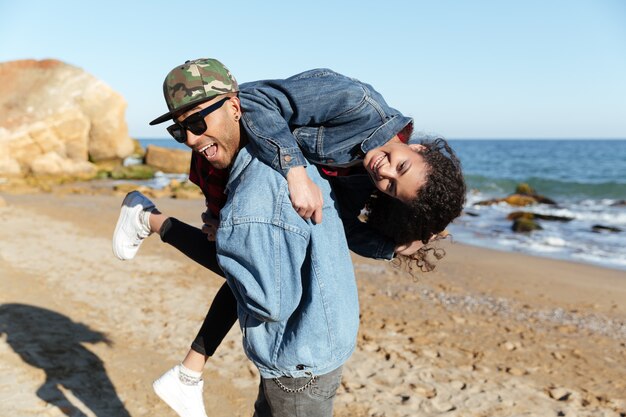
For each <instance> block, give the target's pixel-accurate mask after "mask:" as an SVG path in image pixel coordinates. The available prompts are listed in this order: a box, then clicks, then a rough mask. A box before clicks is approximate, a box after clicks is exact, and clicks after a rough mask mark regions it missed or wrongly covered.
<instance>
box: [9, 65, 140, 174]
mask: <svg viewBox="0 0 626 417" xmlns="http://www.w3.org/2000/svg"><path fill="white" fill-rule="evenodd" d="M125 110H126V103H125V101H124V99H123V98H122V96H120V95H119V94H118V93H116V92H115V91H113V90H112V89H111V88H110V87H108V86H107V85H106V84H104V83H103V82H102V81H100V80H98V79H96V78H95V77H94V76H92V75H90V74H88V73H86V72H85V71H83V70H82V69H80V68H77V67H74V66H72V65H69V64H66V63H63V62H61V61H57V60H42V61H35V60H22V61H11V62H4V63H0V155H1V156H0V175H2V176H23V175H27V174H39V173H42V172H43V173H45V174H46V175H48V174H51V173H52V172H58V173H61V174H72V173H74V172H81V173H84V172H85V171H91V170H93V167H92V166H91V165H90V164H88V161H99V160H106V159H122V158H124V157H126V156H128V155H130V154H131V153H132V152H133V149H134V145H133V142H132V140H131V139H130V138H129V136H128V127H127V125H126V120H125V116H124V113H125ZM52 154H54V155H56V156H53V155H52ZM61 161H64V162H61Z"/></svg>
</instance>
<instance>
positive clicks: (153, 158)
mask: <svg viewBox="0 0 626 417" xmlns="http://www.w3.org/2000/svg"><path fill="white" fill-rule="evenodd" d="M145 161H146V165H149V166H151V167H154V168H156V169H158V170H159V171H163V172H169V173H179V174H180V173H182V174H184V173H187V172H189V165H190V163H191V151H185V150H182V149H170V148H163V147H160V146H154V145H149V146H148V148H147V149H146V156H145Z"/></svg>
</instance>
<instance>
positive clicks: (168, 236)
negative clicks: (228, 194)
mask: <svg viewBox="0 0 626 417" xmlns="http://www.w3.org/2000/svg"><path fill="white" fill-rule="evenodd" d="M160 234H161V240H162V241H163V242H165V243H169V244H170V245H172V246H173V247H175V248H176V249H178V250H179V251H180V252H182V253H183V254H184V255H186V256H188V257H189V258H190V259H192V260H194V261H196V262H197V263H199V264H200V265H202V266H204V267H205V268H207V269H209V270H211V271H213V272H215V273H216V274H218V275H220V276H222V277H224V272H223V271H222V270H221V269H220V266H219V265H218V263H217V251H216V247H215V242H210V241H209V240H207V236H206V234H204V233H202V230H200V229H198V228H196V227H193V226H190V225H188V224H186V223H183V222H181V221H180V220H178V219H175V218H173V217H170V218H168V219H167V220H165V222H164V223H163V226H161V233H160ZM235 321H237V300H235V297H234V296H233V293H232V291H231V290H230V287H229V286H228V284H227V283H226V282H224V284H223V285H222V287H221V288H220V289H219V291H218V292H217V294H215V298H214V299H213V302H212V303H211V307H210V308H209V311H208V313H207V315H206V317H205V318H204V322H203V323H202V327H200V331H199V332H198V335H197V336H196V338H195V339H194V341H193V343H192V344H191V348H192V349H193V350H195V351H196V352H198V353H201V354H203V355H206V356H212V355H213V354H214V353H215V350H216V349H217V347H218V346H219V345H220V343H222V340H224V337H226V334H227V333H228V331H229V330H230V328H231V327H233V324H235Z"/></svg>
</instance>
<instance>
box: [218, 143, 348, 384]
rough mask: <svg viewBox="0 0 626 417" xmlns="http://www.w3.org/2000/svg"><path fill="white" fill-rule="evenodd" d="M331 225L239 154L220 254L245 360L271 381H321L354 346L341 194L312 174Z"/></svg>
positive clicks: (267, 170) (255, 162)
mask: <svg viewBox="0 0 626 417" xmlns="http://www.w3.org/2000/svg"><path fill="white" fill-rule="evenodd" d="M307 173H308V175H309V176H310V178H311V179H312V180H313V181H314V182H315V183H316V184H317V185H318V186H319V187H320V189H321V190H322V193H323V197H324V206H323V215H324V221H323V222H322V223H320V224H317V225H314V224H313V223H312V222H311V221H305V220H303V219H302V218H301V217H300V216H299V215H298V213H297V212H296V211H295V210H294V209H293V207H292V205H291V201H290V200H289V191H288V188H287V182H286V180H285V179H284V178H283V177H282V176H281V175H280V174H279V173H278V172H277V171H275V170H273V169H271V168H270V167H269V166H267V165H266V164H264V163H262V162H261V161H259V160H258V159H256V158H254V157H253V156H252V155H251V154H250V152H249V146H248V147H246V148H244V149H242V150H241V151H240V152H239V154H238V155H237V157H236V159H235V162H234V165H233V167H232V169H231V175H230V179H229V182H228V184H227V186H226V192H227V194H228V199H227V202H226V205H225V206H224V207H223V208H222V210H221V212H220V225H219V227H218V230H217V238H216V242H217V256H218V261H219V264H220V267H221V268H222V270H223V271H224V273H225V275H226V279H227V282H228V284H229V286H230V287H231V289H232V290H233V294H234V295H235V298H236V299H237V302H238V315H239V323H240V326H241V329H242V333H243V346H244V350H245V352H246V354H247V356H248V357H249V358H250V360H252V362H254V364H255V365H256V366H257V367H258V368H259V371H260V373H261V375H262V376H263V377H264V378H270V377H278V376H290V377H303V376H307V375H310V374H313V375H321V374H325V373H328V372H330V371H332V370H334V369H336V368H338V367H339V366H341V365H342V364H343V363H344V362H345V361H346V360H347V359H348V358H349V356H350V355H351V353H352V351H353V350H354V347H355V342H356V334H357V330H358V325H359V305H358V296H357V289H356V283H355V279H354V272H353V268H352V262H351V259H350V255H349V251H348V247H347V244H346V240H345V236H344V232H343V230H342V227H341V220H340V219H339V216H338V215H337V211H336V209H335V207H334V205H335V203H334V195H333V194H332V193H331V188H330V186H329V184H328V182H327V181H325V180H323V179H322V178H321V176H320V174H319V173H318V172H317V169H316V168H315V167H313V166H310V167H308V168H307Z"/></svg>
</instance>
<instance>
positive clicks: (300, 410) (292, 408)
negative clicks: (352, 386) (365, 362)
mask: <svg viewBox="0 0 626 417" xmlns="http://www.w3.org/2000/svg"><path fill="white" fill-rule="evenodd" d="M341 371H342V367H339V368H337V369H335V370H334V371H332V372H329V373H327V374H324V375H319V376H316V377H315V379H314V381H313V382H310V381H311V378H310V377H304V378H288V377H282V378H278V379H262V380H261V385H262V391H263V393H264V396H265V400H266V402H267V404H268V405H269V407H270V409H271V417H332V415H333V403H334V400H335V394H336V392H337V388H339V385H340V384H341ZM303 387H304V388H303ZM259 392H261V388H260V389H259ZM257 402H259V399H257ZM255 409H256V404H255ZM255 417H256V414H255ZM259 417H264V415H263V414H259Z"/></svg>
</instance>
